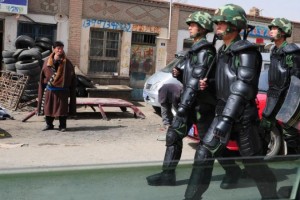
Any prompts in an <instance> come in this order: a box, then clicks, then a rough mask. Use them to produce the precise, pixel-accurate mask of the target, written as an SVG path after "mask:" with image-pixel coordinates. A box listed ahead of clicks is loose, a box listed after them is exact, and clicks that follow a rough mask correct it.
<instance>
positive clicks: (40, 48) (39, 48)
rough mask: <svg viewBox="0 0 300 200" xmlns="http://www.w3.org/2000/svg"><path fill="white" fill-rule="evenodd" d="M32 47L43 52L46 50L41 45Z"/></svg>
mask: <svg viewBox="0 0 300 200" xmlns="http://www.w3.org/2000/svg"><path fill="white" fill-rule="evenodd" d="M31 49H34V50H36V51H39V52H41V53H42V52H43V51H44V50H43V49H42V47H39V46H34V47H32V48H31Z"/></svg>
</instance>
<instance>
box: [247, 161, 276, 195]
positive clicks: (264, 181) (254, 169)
mask: <svg viewBox="0 0 300 200" xmlns="http://www.w3.org/2000/svg"><path fill="white" fill-rule="evenodd" d="M246 162H247V164H246V163H245V169H246V170H247V173H248V174H249V175H250V176H251V177H252V178H253V179H254V181H255V182H256V185H257V188H258V190H259V192H260V194H261V197H262V199H279V198H278V195H277V190H276V188H277V180H276V177H275V175H274V174H273V172H272V171H271V169H270V168H269V167H268V165H267V164H266V163H265V162H264V161H262V160H258V159H257V160H256V159H254V160H251V161H250V162H249V161H246ZM250 163H251V164H250Z"/></svg>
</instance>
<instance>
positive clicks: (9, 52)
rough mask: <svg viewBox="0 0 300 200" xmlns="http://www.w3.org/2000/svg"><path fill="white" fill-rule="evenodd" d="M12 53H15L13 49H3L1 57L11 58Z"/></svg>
mask: <svg viewBox="0 0 300 200" xmlns="http://www.w3.org/2000/svg"><path fill="white" fill-rule="evenodd" d="M14 53H15V52H14V51H10V50H3V51H2V58H12V57H13V54H14Z"/></svg>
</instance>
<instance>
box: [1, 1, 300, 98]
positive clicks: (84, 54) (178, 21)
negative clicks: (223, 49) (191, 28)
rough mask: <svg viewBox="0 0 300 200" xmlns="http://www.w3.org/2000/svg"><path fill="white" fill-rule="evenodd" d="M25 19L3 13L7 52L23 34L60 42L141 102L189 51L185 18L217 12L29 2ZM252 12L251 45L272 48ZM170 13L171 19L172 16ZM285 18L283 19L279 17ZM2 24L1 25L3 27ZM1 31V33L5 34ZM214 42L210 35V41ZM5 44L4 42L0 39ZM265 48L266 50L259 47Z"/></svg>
mask: <svg viewBox="0 0 300 200" xmlns="http://www.w3.org/2000/svg"><path fill="white" fill-rule="evenodd" d="M28 3H29V5H28V12H27V14H21V15H20V14H13V13H0V19H2V20H1V21H0V37H2V40H1V41H2V42H3V45H1V46H2V47H3V49H12V48H14V43H13V42H14V39H15V38H16V37H17V36H18V35H21V34H27V35H30V36H32V37H37V36H40V35H42V36H47V37H49V38H51V39H53V40H62V41H63V42H64V43H65V50H66V52H67V55H68V57H69V58H70V60H71V61H72V62H73V64H75V65H77V66H78V67H79V68H80V69H81V71H82V72H83V73H84V74H86V75H87V76H88V77H90V78H91V79H93V81H94V82H95V83H99V84H101V85H128V86H130V87H132V88H133V89H134V90H133V97H134V98H135V99H139V98H141V94H142V88H143V85H144V81H145V80H146V79H147V78H148V77H149V76H150V75H151V74H153V73H154V72H155V71H158V70H160V69H161V68H163V67H164V66H165V65H166V63H167V62H169V61H170V60H172V59H173V57H174V54H175V53H176V52H177V51H180V50H182V49H184V48H185V47H187V46H188V42H189V40H188V37H189V33H188V31H187V25H186V24H185V19H186V18H187V16H188V15H189V14H190V13H192V12H194V11H197V10H203V11H206V12H209V13H210V14H212V15H213V13H214V11H215V9H212V8H204V7H198V6H191V5H186V4H180V3H173V4H172V5H170V4H169V2H166V1H158V0H143V1H140V0H30V1H28ZM256 11H257V10H254V14H253V10H252V13H251V15H250V14H249V16H248V20H249V23H250V24H253V25H255V26H256V30H255V31H253V33H251V34H250V35H249V38H248V39H249V40H250V41H252V42H255V43H257V44H260V45H261V47H263V46H264V45H265V44H267V43H269V42H270V40H269V39H268V37H267V33H268V28H267V24H268V23H270V21H271V20H272V18H267V17H262V16H259V13H258V14H257V12H256ZM170 14H171V15H170ZM280 17H284V16H280ZM292 24H293V35H292V37H291V38H289V41H290V42H295V43H300V34H299V33H300V23H299V22H292ZM1 25H2V26H1ZM1 27H2V29H1ZM211 38H212V34H210V35H209V37H208V39H209V40H210V39H211ZM0 39H1V38H0ZM261 49H263V48H261Z"/></svg>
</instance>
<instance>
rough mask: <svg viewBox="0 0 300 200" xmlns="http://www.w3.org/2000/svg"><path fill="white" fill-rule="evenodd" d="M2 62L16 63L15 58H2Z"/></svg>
mask: <svg viewBox="0 0 300 200" xmlns="http://www.w3.org/2000/svg"><path fill="white" fill-rule="evenodd" d="M3 62H4V63H5V64H10V63H16V62H17V60H16V59H15V58H3Z"/></svg>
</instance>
